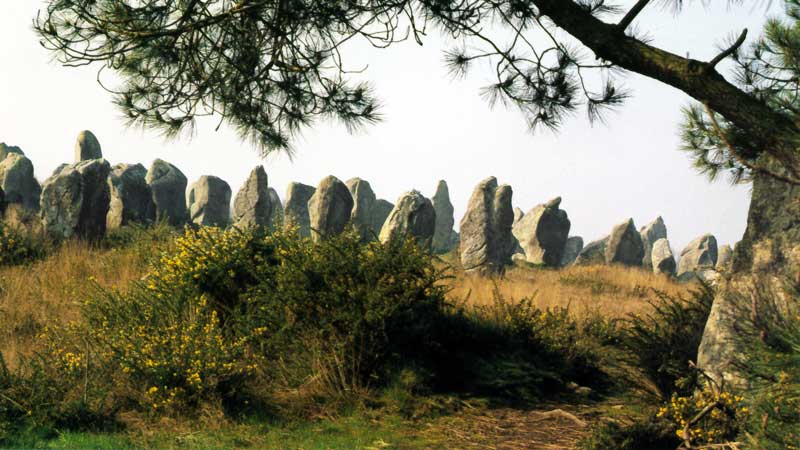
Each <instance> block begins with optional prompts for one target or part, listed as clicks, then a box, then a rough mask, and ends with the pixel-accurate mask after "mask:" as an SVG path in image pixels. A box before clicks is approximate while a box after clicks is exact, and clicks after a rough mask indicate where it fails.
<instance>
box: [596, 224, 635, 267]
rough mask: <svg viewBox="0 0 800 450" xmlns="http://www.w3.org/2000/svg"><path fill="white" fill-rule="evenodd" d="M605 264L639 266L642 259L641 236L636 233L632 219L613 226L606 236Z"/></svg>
mask: <svg viewBox="0 0 800 450" xmlns="http://www.w3.org/2000/svg"><path fill="white" fill-rule="evenodd" d="M605 257H606V264H622V265H625V266H641V265H642V258H643V257H644V244H642V236H641V235H640V234H639V232H638V231H636V225H634V223H633V219H628V220H627V221H625V222H623V223H621V224H619V225H617V226H615V227H614V228H613V229H612V230H611V234H610V235H609V236H608V242H607V243H606V249H605Z"/></svg>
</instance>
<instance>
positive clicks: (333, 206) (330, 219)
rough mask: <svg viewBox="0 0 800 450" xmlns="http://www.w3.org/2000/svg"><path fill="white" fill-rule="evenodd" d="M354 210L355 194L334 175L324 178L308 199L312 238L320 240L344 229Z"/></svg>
mask: <svg viewBox="0 0 800 450" xmlns="http://www.w3.org/2000/svg"><path fill="white" fill-rule="evenodd" d="M352 211H353V196H351V195H350V191H349V190H348V189H347V186H345V184H344V183H342V182H341V181H340V180H339V179H338V178H336V177H334V176H332V175H331V176H328V177H326V178H324V179H323V180H322V181H321V182H320V183H319V186H317V190H316V192H314V195H312V196H311V199H310V200H309V201H308V217H309V219H310V222H311V230H312V231H311V239H312V240H314V241H319V240H320V239H324V238H325V237H326V236H332V235H336V234H339V233H341V232H342V231H344V229H345V227H346V226H347V223H348V222H349V221H350V214H351V213H352Z"/></svg>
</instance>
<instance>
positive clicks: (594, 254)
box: [575, 236, 609, 266]
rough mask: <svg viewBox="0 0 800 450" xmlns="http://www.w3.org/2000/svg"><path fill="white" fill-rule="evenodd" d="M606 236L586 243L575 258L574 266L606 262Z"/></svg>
mask: <svg viewBox="0 0 800 450" xmlns="http://www.w3.org/2000/svg"><path fill="white" fill-rule="evenodd" d="M608 239H609V238H608V236H606V237H604V238H603V239H599V240H597V241H593V242H590V243H588V244H587V245H586V246H585V247H583V249H582V250H581V252H580V253H579V254H578V257H577V258H576V259H575V265H576V266H596V265H602V264H605V263H606V246H607V244H608Z"/></svg>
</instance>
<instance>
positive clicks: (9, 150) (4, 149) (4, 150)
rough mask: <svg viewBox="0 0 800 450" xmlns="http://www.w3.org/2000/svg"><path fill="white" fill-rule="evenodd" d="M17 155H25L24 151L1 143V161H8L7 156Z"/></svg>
mask: <svg viewBox="0 0 800 450" xmlns="http://www.w3.org/2000/svg"><path fill="white" fill-rule="evenodd" d="M12 153H15V154H17V155H24V154H25V153H23V151H22V149H21V148H19V147H14V146H13V145H6V143H5V142H0V161H2V160H4V159H6V156H8V155H10V154H12Z"/></svg>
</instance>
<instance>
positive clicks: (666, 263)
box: [650, 238, 675, 276]
mask: <svg viewBox="0 0 800 450" xmlns="http://www.w3.org/2000/svg"><path fill="white" fill-rule="evenodd" d="M650 266H651V267H652V268H653V273H663V274H667V275H669V276H672V275H675V256H674V255H673V254H672V248H670V246H669V241H668V240H667V239H666V238H661V239H659V240H657V241H655V242H653V246H652V248H651V252H650Z"/></svg>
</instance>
